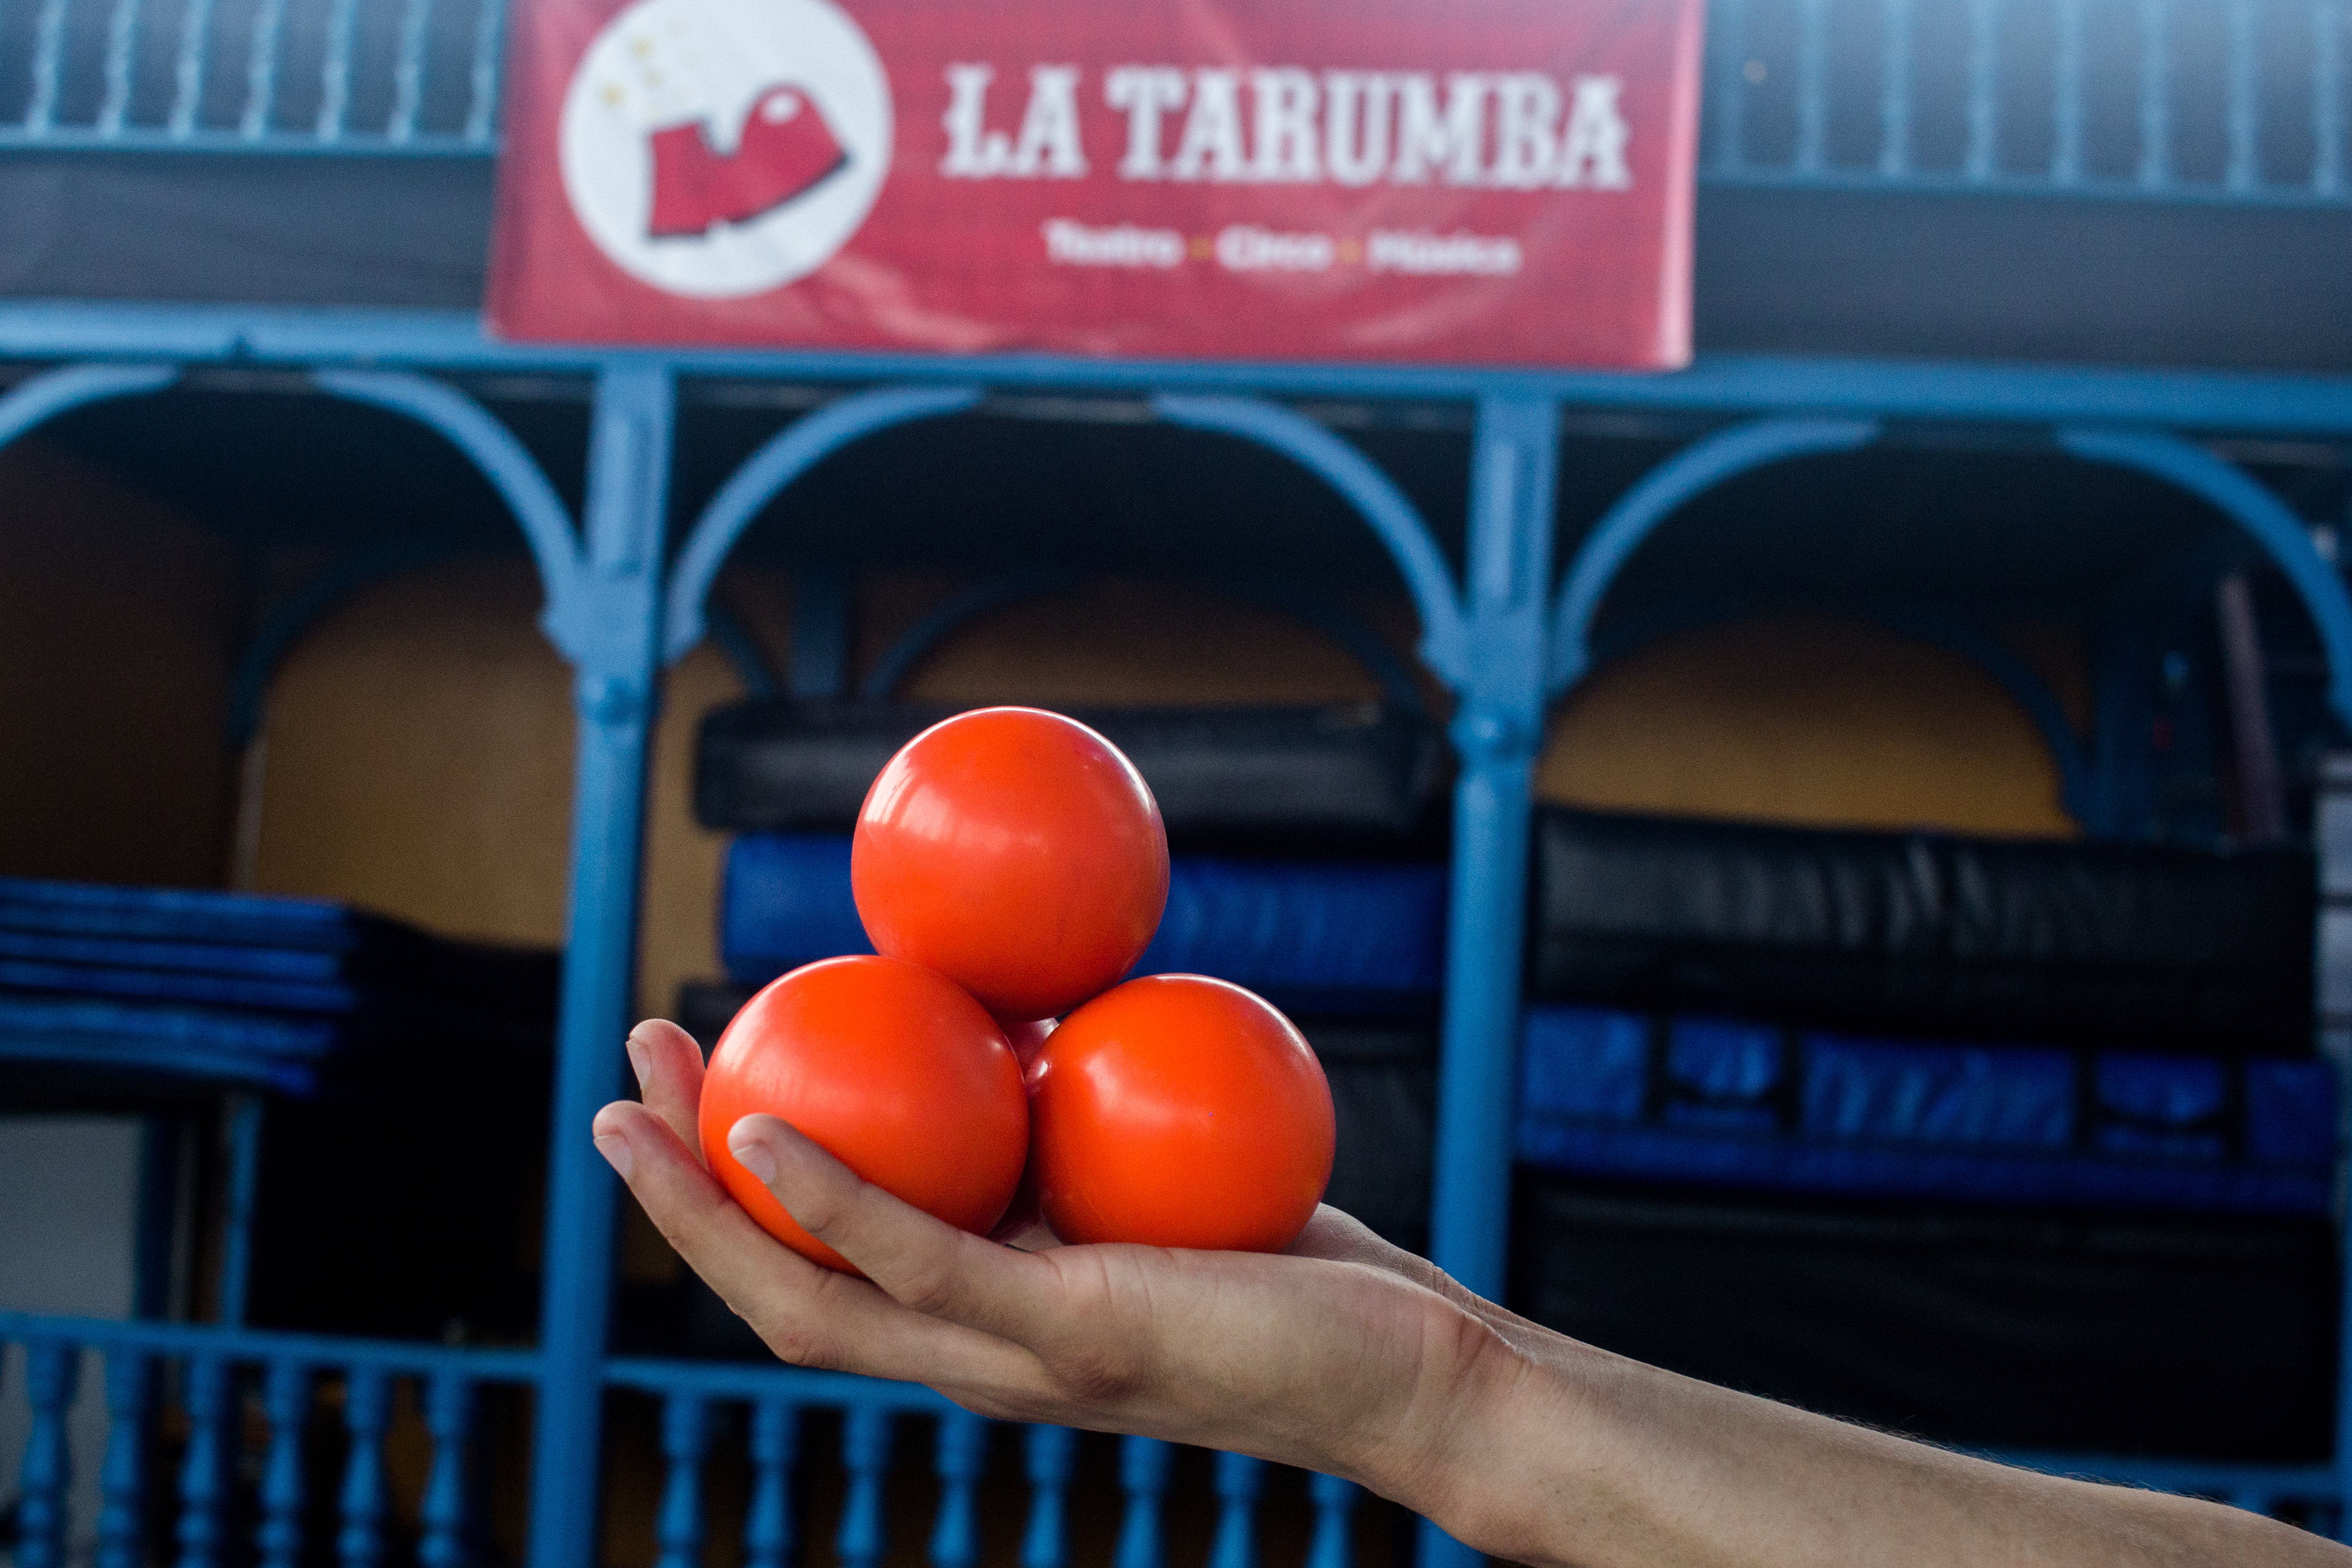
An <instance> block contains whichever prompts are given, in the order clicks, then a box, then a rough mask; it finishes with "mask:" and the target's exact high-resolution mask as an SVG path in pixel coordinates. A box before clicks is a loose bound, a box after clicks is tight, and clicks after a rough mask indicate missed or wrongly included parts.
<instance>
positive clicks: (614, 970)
mask: <svg viewBox="0 0 2352 1568" xmlns="http://www.w3.org/2000/svg"><path fill="white" fill-rule="evenodd" d="M673 416H674V405H673V392H672V387H671V384H670V376H669V373H668V370H667V367H665V366H662V365H659V364H653V363H641V362H631V363H622V364H618V365H614V366H609V367H607V368H606V370H605V371H604V374H603V375H602V376H600V377H599V378H598V382H597V388H596V402H595V410H594V415H593V423H592V426H591V436H590V447H589V479H588V500H587V509H586V510H587V518H586V523H585V528H584V532H585V533H586V536H587V537H586V546H587V548H586V555H587V562H586V565H585V567H584V569H583V570H582V571H581V572H580V573H579V574H578V575H577V578H576V580H573V581H570V582H566V583H562V584H550V585H549V587H550V592H551V594H553V593H555V592H557V591H558V590H559V589H561V591H562V593H563V594H564V595H565V596H566V598H567V600H568V602H567V603H564V604H560V605H555V604H551V605H550V619H551V622H556V623H559V624H560V625H561V626H562V628H563V630H562V637H560V638H559V640H561V641H567V642H568V643H569V644H570V645H571V650H572V654H573V657H574V658H575V659H576V660H577V663H578V669H577V674H576V684H575V688H574V689H575V693H576V701H577V704H578V708H579V713H580V732H579V742H578V743H579V753H578V760H577V763H575V766H574V771H573V780H574V783H573V794H572V910H571V931H570V937H569V941H568V943H567V946H566V949H565V953H564V963H563V991H562V1020H561V1023H560V1025H559V1026H558V1054H557V1063H556V1088H555V1100H554V1106H553V1108H552V1111H551V1114H552V1116H553V1119H554V1125H553V1127H552V1129H551V1133H550V1137H551V1148H550V1152H549V1155H548V1203H547V1212H548V1225H547V1262H546V1273H545V1285H544V1288H543V1289H544V1295H543V1296H542V1298H541V1319H540V1322H541V1329H540V1342H541V1363H542V1372H541V1383H540V1389H539V1403H538V1408H537V1411H536V1414H535V1415H534V1416H533V1426H534V1449H533V1455H532V1472H531V1539H530V1568H579V1565H580V1564H581V1563H589V1562H593V1561H594V1558H595V1551H594V1546H595V1534H596V1503H595V1500H596V1475H597V1468H596V1467H597V1457H598V1446H597V1439H598V1432H599V1427H600V1425H601V1418H602V1414H603V1407H604V1406H603V1399H604V1384H603V1372H602V1364H601V1363H602V1361H603V1357H604V1332H605V1325H606V1319H607V1314H608V1312H609V1310H610V1308H611V1286H612V1265H613V1222H614V1203H615V1200H616V1198H617V1195H618V1192H619V1186H618V1184H617V1183H616V1182H614V1179H613V1173H612V1172H611V1171H610V1169H608V1168H607V1167H606V1166H605V1164H604V1161H603V1160H602V1159H601V1158H599V1157H598V1155H597V1154H596V1152H595V1148H594V1146H593V1144H592V1143H591V1142H589V1139H588V1123H589V1121H591V1119H593V1117H594V1115H595V1113H596V1110H597V1109H598V1107H600V1106H602V1105H604V1103H605V1102H606V1101H607V1100H612V1099H613V1098H614V1096H616V1095H617V1094H618V1093H619V1092H620V1089H621V1083H622V1078H623V1063H624V1062H625V1059H626V1058H625V1056H624V1054H623V1052H622V1049H621V1045H622V1041H623V1039H624V1038H625V1036H626V1033H627V1029H628V1024H629V1011H630V1003H631V997H632V994H633V991H634V989H635V956H636V925H637V879H638V867H639V861H640V858H641V857H642V854H643V849H644V828H645V782H646V742H647V736H648V733H649V731H650V729H651V725H652V722H653V713H654V694H655V686H654V680H655V672H656V668H657V665H656V656H657V651H658V649H659V648H660V647H661V606H662V595H661V564H662V530H663V523H664V519H665V514H666V512H667V505H668V480H669V450H670V430H671V423H672V418H673Z"/></svg>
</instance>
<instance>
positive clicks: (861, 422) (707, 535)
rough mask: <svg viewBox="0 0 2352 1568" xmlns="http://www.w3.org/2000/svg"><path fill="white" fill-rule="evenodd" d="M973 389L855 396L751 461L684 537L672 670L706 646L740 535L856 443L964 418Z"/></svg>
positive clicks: (670, 627)
mask: <svg viewBox="0 0 2352 1568" xmlns="http://www.w3.org/2000/svg"><path fill="white" fill-rule="evenodd" d="M980 397H981V394H980V389H979V388H978V387H975V386H950V387H888V388H885V389H884V390H882V391H879V392H864V393H853V394H851V395H848V396H845V397H843V398H841V399H839V400H838V401H836V402H833V403H828V404H826V405H824V407H822V408H820V409H818V410H817V411H816V412H815V413H814V414H809V415H805V416H803V417H801V418H800V419H798V420H795V421H794V422H793V424H792V425H790V426H786V427H785V429H784V430H783V431H782V433H781V434H779V435H777V436H774V437H771V438H770V439H769V440H768V442H767V444H766V445H764V446H762V447H761V448H760V449H759V450H758V451H756V452H754V453H752V454H751V457H750V458H746V459H745V460H744V462H743V465H742V466H741V467H740V468H737V469H736V470H735V472H734V473H733V475H732V476H730V478H729V479H728V481H727V482H726V484H724V485H723V486H721V487H720V488H719V493H718V494H717V495H715V496H713V497H711V498H710V503H709V505H708V506H706V507H704V508H703V509H702V515H701V516H700V517H698V518H697V519H695V521H694V524H693V526H692V527H691V528H689V529H688V531H687V535H686V542H685V545H684V547H683V548H682V549H680V550H679V552H678V557H677V564H676V565H674V566H673V567H672V568H671V569H670V575H669V601H668V608H667V616H666V617H665V623H664V624H665V626H666V628H667V637H666V640H665V641H664V643H663V647H662V655H663V658H664V659H665V661H667V662H675V661H677V660H678V659H680V658H685V657H686V654H687V650H688V649H689V648H691V647H694V645H695V644H696V643H698V642H699V641H701V640H702V606H703V604H704V602H705V601H706V600H707V599H709V596H710V585H711V584H712V583H714V582H716V581H717V580H718V577H719V567H720V566H721V565H723V564H724V563H726V560H727V557H728V554H729V553H730V552H731V551H732V550H733V549H734V548H735V543H736V542H737V541H738V540H740V538H742V536H743V531H744V530H745V529H747V528H750V527H751V522H752V520H753V519H755V518H757V517H758V516H759V515H760V513H761V510H764V509H765V508H766V506H767V504H768V503H769V502H770V501H772V500H774V499H775V498H776V496H777V495H778V494H779V493H780V492H781V491H782V489H783V488H784V487H785V486H786V485H789V484H791V483H792V482H793V480H794V479H798V478H800V477H801V476H802V475H803V474H804V473H806V472H808V470H809V469H811V468H814V467H815V466H816V465H817V464H818V463H821V462H823V461H824V459H825V458H829V457H831V456H832V455H833V454H834V453H835V452H837V451H839V450H840V449H841V448H842V447H846V446H848V445H849V444H850V443H851V442H853V441H856V440H859V439H862V438H863V437H867V436H871V435H873V434H874V433H875V432H876V431H877V430H887V429H888V428H890V427H891V426H895V425H905V424H908V423H911V422H912V421H914V420H918V419H935V418H938V417H940V416H943V415H948V414H960V413H961V412H963V411H964V410H965V409H968V408H970V407H971V406H972V405H974V404H977V403H978V402H979V401H980Z"/></svg>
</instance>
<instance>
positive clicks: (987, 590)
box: [857, 569, 1077, 698]
mask: <svg viewBox="0 0 2352 1568" xmlns="http://www.w3.org/2000/svg"><path fill="white" fill-rule="evenodd" d="M1076 580H1077V574H1076V573H1073V572H1056V571H1050V570H1044V569H1040V570H1037V571H1033V572H1008V573H1006V574H1004V575H1003V576H1002V577H994V578H991V579H990V580H989V581H987V582H985V583H982V584H977V585H975V586H973V587H971V588H967V589H965V590H964V591H963V592H962V593H961V594H958V595H954V596H953V597H952V598H950V599H949V600H948V601H947V602H946V603H945V604H943V605H940V606H939V607H938V608H937V609H935V610H932V611H931V612H929V614H928V615H925V616H922V617H921V618H920V619H919V620H918V621H916V623H915V624H914V625H913V626H908V628H907V629H906V630H905V631H904V632H902V633H900V634H899V637H898V641H897V642H894V643H892V644H891V645H890V646H889V647H887V648H885V649H883V650H882V657H881V658H878V659H877V660H875V661H874V668H871V669H869V670H867V671H866V679H864V680H863V681H861V682H860V683H859V685H858V691H857V694H858V695H859V696H861V697H866V698H883V697H888V696H890V695H892V694H893V693H895V692H896V691H897V690H898V688H899V687H901V686H903V685H905V684H906V682H907V678H908V676H911V675H912V674H914V673H915V671H916V669H917V668H919V666H920V665H921V664H922V662H923V660H925V659H927V658H929V657H930V656H931V653H932V651H933V650H934V649H936V648H937V647H939V646H940V643H942V642H944V641H946V640H947V638H948V637H950V636H952V635H954V633H956V632H957V631H959V630H961V628H962V627H964V626H968V625H970V624H971V622H973V621H975V620H978V619H979V618H980V617H981V616H985V615H988V614H989V613H990V612H992V611H994V610H1000V609H1003V608H1005V607H1006V606H1008V605H1017V604H1019V603H1020V602H1021V601H1022V600H1024V599H1030V598H1034V597H1036V596H1037V595H1041V594H1050V593H1052V592H1053V591H1054V590H1055V589H1056V588H1064V587H1067V586H1068V585H1069V584H1072V583H1074V582H1076Z"/></svg>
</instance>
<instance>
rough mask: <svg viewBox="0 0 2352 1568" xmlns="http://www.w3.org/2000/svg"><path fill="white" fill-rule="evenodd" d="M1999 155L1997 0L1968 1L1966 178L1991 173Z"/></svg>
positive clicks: (1980, 179)
mask: <svg viewBox="0 0 2352 1568" xmlns="http://www.w3.org/2000/svg"><path fill="white" fill-rule="evenodd" d="M1999 157H2000V6H1999V5H1998V0H1969V151H1968V159H1967V163H1966V169H1967V174H1968V177H1969V179H1970V180H1971V181H1974V182H1975V183H1977V184H1984V183H1985V182H1986V181H1989V180H1990V179H1991V178H1992V176H1993V170H1994V167H1995V164H1996V162H1997V160H1998V159H1999Z"/></svg>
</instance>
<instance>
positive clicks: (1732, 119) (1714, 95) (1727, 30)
mask: <svg viewBox="0 0 2352 1568" xmlns="http://www.w3.org/2000/svg"><path fill="white" fill-rule="evenodd" d="M1713 12H1714V15H1713V16H1712V18H1711V22H1712V26H1710V27H1709V29H1708V31H1709V32H1710V33H1711V34H1713V36H1714V37H1715V85H1714V87H1713V88H1712V89H1710V90H1709V91H1708V93H1707V95H1706V102H1707V112H1708V115H1709V117H1710V118H1711V119H1712V120H1713V121H1714V122H1715V166H1716V167H1717V169H1720V170H1722V171H1724V172H1725V173H1727V174H1736V173H1738V171H1739V170H1741V169H1744V168H1746V167H1747V166H1748V0H1716V4H1715V5H1714V7H1713Z"/></svg>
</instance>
